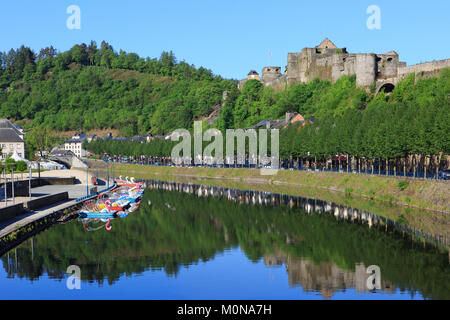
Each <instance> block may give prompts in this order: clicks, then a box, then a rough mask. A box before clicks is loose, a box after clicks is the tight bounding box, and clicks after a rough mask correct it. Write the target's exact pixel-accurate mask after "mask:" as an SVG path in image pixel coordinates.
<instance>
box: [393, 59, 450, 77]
mask: <svg viewBox="0 0 450 320" xmlns="http://www.w3.org/2000/svg"><path fill="white" fill-rule="evenodd" d="M448 67H450V59H446V60H439V61H431V62H425V63H420V64H415V65H412V66H409V67H400V68H398V76H399V77H406V76H407V75H409V74H411V73H420V72H433V71H436V70H440V69H443V68H448Z"/></svg>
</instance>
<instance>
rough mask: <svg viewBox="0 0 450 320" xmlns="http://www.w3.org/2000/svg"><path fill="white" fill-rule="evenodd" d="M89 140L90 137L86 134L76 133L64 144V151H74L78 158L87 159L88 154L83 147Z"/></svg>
mask: <svg viewBox="0 0 450 320" xmlns="http://www.w3.org/2000/svg"><path fill="white" fill-rule="evenodd" d="M87 138H88V136H87V135H86V134H85V133H84V132H79V133H76V134H74V135H73V136H72V139H70V140H68V141H67V142H66V143H65V144H64V149H65V150H69V151H72V152H73V153H74V154H75V155H76V156H77V157H85V156H86V155H87V152H86V150H84V149H83V147H82V146H83V142H84V141H85V140H86V139H87Z"/></svg>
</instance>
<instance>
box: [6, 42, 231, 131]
mask: <svg viewBox="0 0 450 320" xmlns="http://www.w3.org/2000/svg"><path fill="white" fill-rule="evenodd" d="M235 86H236V85H235V82H234V81H231V80H225V79H222V78H221V77H220V76H215V75H213V74H212V72H211V71H210V70H207V69H205V68H202V67H200V68H196V67H194V66H193V65H189V64H188V63H186V62H184V61H181V62H178V61H177V59H176V58H175V56H174V54H173V53H172V52H163V53H162V54H161V56H160V58H159V59H151V58H145V59H144V58H140V57H139V56H138V55H137V54H134V53H126V52H124V51H122V50H121V51H120V52H116V51H115V50H114V49H113V48H112V46H110V45H109V44H108V43H106V42H102V44H101V46H100V48H98V47H97V44H96V43H95V42H91V43H90V44H89V45H86V44H81V45H75V46H73V47H72V48H71V49H70V50H68V51H65V52H61V53H58V52H57V50H56V49H54V48H53V47H47V48H44V49H42V50H40V52H39V54H36V53H35V52H33V51H32V50H31V49H30V48H27V47H24V46H22V47H20V48H19V49H17V50H14V49H11V50H10V51H9V52H8V53H0V104H1V107H0V115H1V117H4V118H9V119H14V120H18V122H19V123H21V124H23V126H24V127H25V128H26V127H35V126H44V127H48V128H50V129H52V130H55V131H68V130H86V131H87V130H91V129H109V128H112V129H118V130H120V133H121V134H122V135H124V136H133V135H134V134H137V133H147V132H149V131H151V132H153V133H165V132H168V131H171V130H173V129H175V128H185V127H190V126H192V121H193V119H195V118H197V117H199V116H201V115H203V114H205V113H207V112H208V110H210V109H212V108H213V107H214V106H215V105H217V104H219V103H221V101H222V94H223V92H224V91H227V90H231V88H232V87H235Z"/></svg>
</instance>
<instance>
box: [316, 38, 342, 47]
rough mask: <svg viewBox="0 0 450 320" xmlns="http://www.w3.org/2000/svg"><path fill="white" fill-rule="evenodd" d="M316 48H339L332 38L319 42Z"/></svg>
mask: <svg viewBox="0 0 450 320" xmlns="http://www.w3.org/2000/svg"><path fill="white" fill-rule="evenodd" d="M316 48H321V49H337V47H336V46H335V44H334V43H333V42H331V40H330V39H328V38H325V40H323V41H322V43H321V44H319V45H318V46H317V47H316Z"/></svg>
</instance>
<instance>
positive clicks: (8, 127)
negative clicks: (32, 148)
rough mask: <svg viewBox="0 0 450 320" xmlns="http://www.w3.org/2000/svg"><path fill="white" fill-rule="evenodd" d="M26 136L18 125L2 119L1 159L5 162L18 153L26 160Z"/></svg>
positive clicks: (0, 127)
mask: <svg viewBox="0 0 450 320" xmlns="http://www.w3.org/2000/svg"><path fill="white" fill-rule="evenodd" d="M24 139H25V134H24V132H23V130H22V128H20V127H19V126H18V125H16V124H13V123H11V122H10V121H9V120H8V119H0V148H1V159H2V160H4V159H6V158H8V157H9V156H11V155H12V154H14V152H16V153H17V154H18V155H19V156H20V157H22V158H25V140H24Z"/></svg>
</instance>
